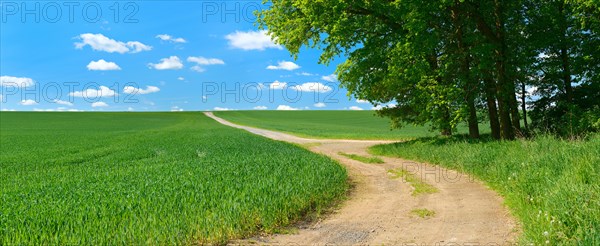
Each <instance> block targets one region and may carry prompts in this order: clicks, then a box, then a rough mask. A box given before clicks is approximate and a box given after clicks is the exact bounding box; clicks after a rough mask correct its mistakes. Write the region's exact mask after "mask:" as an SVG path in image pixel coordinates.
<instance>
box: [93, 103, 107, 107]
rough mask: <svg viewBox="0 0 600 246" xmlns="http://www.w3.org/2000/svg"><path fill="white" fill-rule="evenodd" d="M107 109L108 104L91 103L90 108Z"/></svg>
mask: <svg viewBox="0 0 600 246" xmlns="http://www.w3.org/2000/svg"><path fill="white" fill-rule="evenodd" d="M105 107H108V104H106V103H105V102H94V103H92V108H105Z"/></svg>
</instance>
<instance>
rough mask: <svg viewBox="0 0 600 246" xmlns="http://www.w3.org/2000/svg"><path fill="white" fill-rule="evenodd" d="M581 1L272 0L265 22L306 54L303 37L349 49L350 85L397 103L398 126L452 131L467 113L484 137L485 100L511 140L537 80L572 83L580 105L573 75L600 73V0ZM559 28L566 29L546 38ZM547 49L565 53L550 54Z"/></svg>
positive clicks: (498, 133)
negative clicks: (482, 114)
mask: <svg viewBox="0 0 600 246" xmlns="http://www.w3.org/2000/svg"><path fill="white" fill-rule="evenodd" d="M571 1H573V2H577V4H579V5H582V6H579V5H577V4H573V3H571V2H565V1H563V0H556V1H550V2H549V3H547V2H546V1H539V0H519V1H502V0H484V1H475V0H437V1H436V0H434V1H416V0H403V1H384V0H379V1H372V0H369V1H367V0H338V1H309V0H271V1H270V2H271V5H270V7H269V9H266V10H263V11H261V12H259V14H258V17H259V18H258V23H259V27H260V28H263V29H268V30H269V33H270V34H272V35H273V36H274V37H276V42H278V43H280V44H282V45H284V46H285V47H286V48H287V49H288V50H289V51H290V52H291V53H292V54H293V55H294V57H296V58H297V56H298V54H299V51H300V48H301V47H302V46H307V47H311V48H318V49H321V50H322V54H321V57H320V60H319V61H320V62H321V63H324V64H329V63H330V62H331V61H332V60H333V59H334V58H336V57H338V56H341V55H343V56H345V57H347V60H346V61H345V62H343V63H342V64H340V65H339V66H338V68H337V70H336V73H337V75H338V78H339V80H340V83H341V85H342V86H343V87H345V88H346V89H348V91H349V93H350V94H351V95H353V96H355V97H357V98H359V99H366V100H369V101H370V102H371V103H374V104H385V103H388V102H390V101H394V102H396V106H395V107H392V108H383V109H381V110H380V111H379V112H378V113H379V114H380V115H382V116H386V117H390V118H391V119H392V122H393V126H394V127H401V126H402V125H403V124H407V123H410V124H428V123H430V124H431V125H432V127H433V128H434V129H438V130H440V132H441V134H443V135H450V134H451V133H452V131H453V129H454V128H455V126H456V125H457V124H458V123H460V122H462V121H466V122H467V124H468V125H469V134H470V136H471V137H472V138H477V137H479V129H478V123H479V122H478V115H477V113H478V111H479V110H478V108H485V109H487V114H488V117H487V118H488V119H489V123H490V127H491V130H492V137H494V138H496V139H507V140H511V139H514V138H515V137H516V136H521V135H522V129H521V126H520V124H521V123H520V119H521V113H523V114H526V111H527V107H526V106H525V90H526V88H527V87H528V86H537V87H538V88H542V89H543V88H550V89H549V90H548V95H549V96H554V95H555V94H557V92H556V89H554V88H559V87H560V88H564V91H565V95H566V99H565V100H566V101H565V103H567V104H574V102H573V98H574V96H575V92H574V88H573V87H572V82H573V79H574V78H579V81H580V82H581V83H592V82H591V81H592V80H594V81H597V79H599V77H600V76H598V73H599V72H598V71H600V69H598V64H599V63H598V61H600V55H598V54H600V52H599V49H600V48H598V47H600V46H599V45H598V44H600V41H599V40H600V39H598V32H597V31H598V30H600V29H599V28H598V27H600V21H598V18H596V19H594V20H591V21H590V20H589V18H590V16H595V15H597V13H600V8H598V6H597V3H594V0H571ZM536 30H541V31H536ZM549 31H552V32H556V33H560V35H556V38H547V39H544V38H543V34H544V33H545V32H549ZM540 54H557V55H556V56H552V57H556V58H557V59H551V60H552V61H550V60H548V62H546V61H540V60H539V59H538V57H539V55H540ZM590 61H591V63H590ZM586 62H587V63H586ZM589 64H592V65H589ZM578 76H579V77H578ZM532 78H543V79H542V80H532ZM559 81H560V83H559ZM517 94H518V95H519V97H520V98H521V103H520V105H521V110H522V112H519V100H518V99H517ZM552 98H554V99H557V98H562V97H552ZM542 99H543V100H542ZM542 99H541V100H540V101H549V100H546V99H547V98H542ZM560 100H563V99H560ZM550 101H551V100H550ZM542 114H544V113H543V112H542ZM533 115H535V113H534V114H533ZM540 118H541V116H540ZM526 120H527V119H526V118H525V122H527V121H526ZM526 124H527V123H526Z"/></svg>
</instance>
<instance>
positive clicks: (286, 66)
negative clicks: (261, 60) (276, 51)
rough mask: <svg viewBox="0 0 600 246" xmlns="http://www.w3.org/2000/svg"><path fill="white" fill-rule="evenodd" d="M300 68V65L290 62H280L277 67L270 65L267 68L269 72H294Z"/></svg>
mask: <svg viewBox="0 0 600 246" xmlns="http://www.w3.org/2000/svg"><path fill="white" fill-rule="evenodd" d="M299 68H300V66H298V64H296V63H293V62H290V61H280V62H278V63H277V66H274V65H270V66H268V67H267V69H269V70H288V71H293V70H296V69H299Z"/></svg>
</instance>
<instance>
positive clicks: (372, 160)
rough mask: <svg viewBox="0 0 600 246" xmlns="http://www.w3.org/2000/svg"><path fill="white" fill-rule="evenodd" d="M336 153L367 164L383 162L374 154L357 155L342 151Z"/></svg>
mask: <svg viewBox="0 0 600 246" xmlns="http://www.w3.org/2000/svg"><path fill="white" fill-rule="evenodd" d="M338 154H339V155H341V156H345V157H348V158H350V159H352V160H355V161H360V162H362V163H367V164H382V163H385V162H384V161H383V160H382V159H381V158H379V157H375V156H362V155H357V154H348V153H344V152H338Z"/></svg>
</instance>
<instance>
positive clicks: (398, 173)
mask: <svg viewBox="0 0 600 246" xmlns="http://www.w3.org/2000/svg"><path fill="white" fill-rule="evenodd" d="M388 173H390V174H392V178H394V179H397V178H402V179H403V180H404V181H405V182H409V183H410V185H411V186H412V187H413V192H412V195H413V196H418V195H422V194H432V193H436V192H438V191H439V190H438V189H437V188H435V186H433V185H430V184H428V183H426V182H424V181H423V180H421V179H420V178H418V177H417V176H415V175H414V174H412V173H410V172H408V171H406V170H404V169H403V168H398V169H392V170H388Z"/></svg>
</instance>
